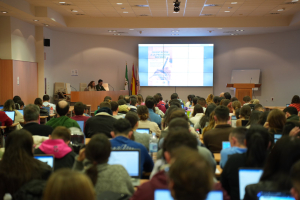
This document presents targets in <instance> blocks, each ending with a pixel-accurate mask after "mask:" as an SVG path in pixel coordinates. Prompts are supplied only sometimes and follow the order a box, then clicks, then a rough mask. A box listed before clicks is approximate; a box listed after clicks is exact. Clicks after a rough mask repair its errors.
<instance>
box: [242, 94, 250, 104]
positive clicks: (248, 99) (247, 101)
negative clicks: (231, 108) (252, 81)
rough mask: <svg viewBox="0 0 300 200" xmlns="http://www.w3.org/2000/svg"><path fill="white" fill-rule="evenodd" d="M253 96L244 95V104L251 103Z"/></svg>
mask: <svg viewBox="0 0 300 200" xmlns="http://www.w3.org/2000/svg"><path fill="white" fill-rule="evenodd" d="M250 101H251V98H250V97H249V96H244V98H243V106H246V105H249V104H250Z"/></svg>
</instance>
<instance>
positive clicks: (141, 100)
mask: <svg viewBox="0 0 300 200" xmlns="http://www.w3.org/2000/svg"><path fill="white" fill-rule="evenodd" d="M137 97H138V98H137V100H138V105H141V104H142V103H143V101H144V98H143V96H142V95H141V94H138V95H137Z"/></svg>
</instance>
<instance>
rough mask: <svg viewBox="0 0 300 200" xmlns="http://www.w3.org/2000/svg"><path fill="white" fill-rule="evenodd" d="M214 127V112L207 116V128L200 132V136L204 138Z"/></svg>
mask: <svg viewBox="0 0 300 200" xmlns="http://www.w3.org/2000/svg"><path fill="white" fill-rule="evenodd" d="M215 126H216V121H215V111H212V112H211V113H210V115H209V121H208V124H207V126H206V127H204V128H203V130H202V136H204V135H205V133H206V132H207V131H210V130H212V129H214V128H215Z"/></svg>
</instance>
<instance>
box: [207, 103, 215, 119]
mask: <svg viewBox="0 0 300 200" xmlns="http://www.w3.org/2000/svg"><path fill="white" fill-rule="evenodd" d="M216 107H217V106H216V104H209V106H207V108H206V110H205V116H206V117H209V116H210V114H211V113H212V112H213V111H214V110H215V109H216Z"/></svg>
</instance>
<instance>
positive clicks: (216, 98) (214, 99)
mask: <svg viewBox="0 0 300 200" xmlns="http://www.w3.org/2000/svg"><path fill="white" fill-rule="evenodd" d="M213 102H214V104H216V106H218V105H219V104H220V102H221V99H220V97H218V96H214V98H213Z"/></svg>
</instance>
